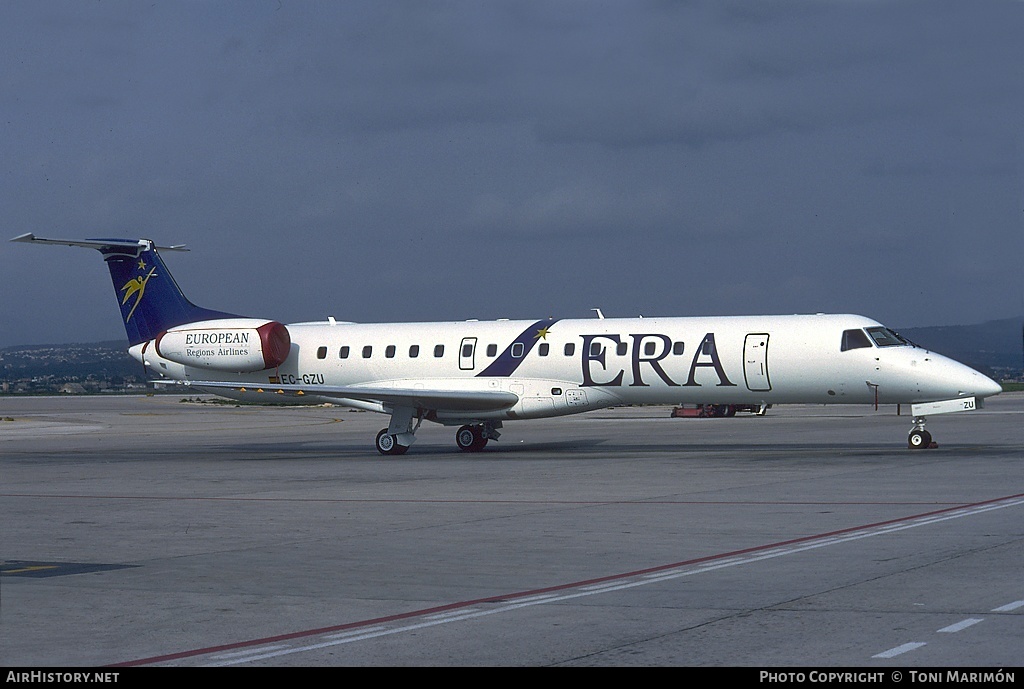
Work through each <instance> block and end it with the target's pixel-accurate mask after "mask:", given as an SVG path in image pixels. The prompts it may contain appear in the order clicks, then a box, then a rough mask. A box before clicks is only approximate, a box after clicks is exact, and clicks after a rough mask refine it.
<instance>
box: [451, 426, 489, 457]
mask: <svg viewBox="0 0 1024 689" xmlns="http://www.w3.org/2000/svg"><path fill="white" fill-rule="evenodd" d="M455 444H456V445H458V446H459V449H460V450H462V451H463V452H479V451H480V450H482V449H484V446H485V445H487V436H485V435H484V433H483V427H482V426H471V425H469V424H466V425H465V426H460V427H459V430H457V431H456V432H455Z"/></svg>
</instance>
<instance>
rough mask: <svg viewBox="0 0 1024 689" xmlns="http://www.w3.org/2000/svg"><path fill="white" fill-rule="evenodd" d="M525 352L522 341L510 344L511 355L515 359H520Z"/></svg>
mask: <svg viewBox="0 0 1024 689" xmlns="http://www.w3.org/2000/svg"><path fill="white" fill-rule="evenodd" d="M525 353H526V345H524V344H523V343H522V342H516V343H515V344H513V345H512V356H514V357H515V358H516V359H522V358H523V354H525Z"/></svg>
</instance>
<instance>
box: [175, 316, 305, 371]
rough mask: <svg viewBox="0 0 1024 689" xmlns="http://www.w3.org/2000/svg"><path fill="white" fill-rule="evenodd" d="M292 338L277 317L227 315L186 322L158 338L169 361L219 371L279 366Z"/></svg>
mask: <svg viewBox="0 0 1024 689" xmlns="http://www.w3.org/2000/svg"><path fill="white" fill-rule="evenodd" d="M291 344H292V339H291V335H289V333H288V328H286V327H285V326H284V325H283V324H281V323H278V322H277V321H268V320H265V319H259V318H224V319H220V320H214V321H200V322H198V323H187V324H185V325H179V326H178V327H176V328H171V329H170V330H167V331H165V332H163V333H161V334H160V335H158V336H157V338H156V342H155V345H156V353H157V354H159V355H160V356H162V357H163V358H164V359H167V360H168V361H173V362H175V363H178V364H184V365H185V366H196V367H199V368H208V369H212V370H216V371H231V372H233V373H251V372H253V371H263V370H265V369H268V368H276V367H277V366H280V365H281V364H282V363H283V362H284V360H285V359H287V358H288V351H289V350H290V349H291Z"/></svg>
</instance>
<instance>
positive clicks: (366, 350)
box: [363, 345, 373, 359]
mask: <svg viewBox="0 0 1024 689" xmlns="http://www.w3.org/2000/svg"><path fill="white" fill-rule="evenodd" d="M371 356H373V346H372V345H366V346H365V347H363V358H364V359H369V358H370V357H371Z"/></svg>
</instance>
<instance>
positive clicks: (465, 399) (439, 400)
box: [158, 380, 519, 412]
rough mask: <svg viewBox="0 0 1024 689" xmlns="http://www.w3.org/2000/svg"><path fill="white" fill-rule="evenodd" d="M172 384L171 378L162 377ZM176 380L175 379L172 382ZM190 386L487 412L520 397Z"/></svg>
mask: <svg viewBox="0 0 1024 689" xmlns="http://www.w3.org/2000/svg"><path fill="white" fill-rule="evenodd" d="M158 382H159V383H161V384H168V383H170V381H158ZM171 384H174V383H171ZM179 384H183V385H186V386H189V387H195V388H204V389H208V390H210V391H211V392H216V390H218V389H220V390H234V391H236V392H255V393H274V394H279V395H285V396H289V397H296V398H298V397H302V396H304V395H313V396H316V397H323V398H329V399H336V400H338V401H339V403H342V404H343V403H344V401H345V400H358V401H361V402H380V403H381V404H385V405H388V406H395V407H413V408H415V409H433V410H444V411H456V412H474V411H476V412H483V411H495V410H498V409H506V408H508V407H511V406H513V405H515V404H516V403H517V402H518V401H519V396H518V395H516V394H515V393H512V392H505V391H502V390H442V389H425V388H392V387H373V386H367V385H340V386H339V385H312V386H310V385H275V384H267V385H261V384H248V383H229V382H223V381H205V380H204V381H200V380H191V381H184V382H179Z"/></svg>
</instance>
